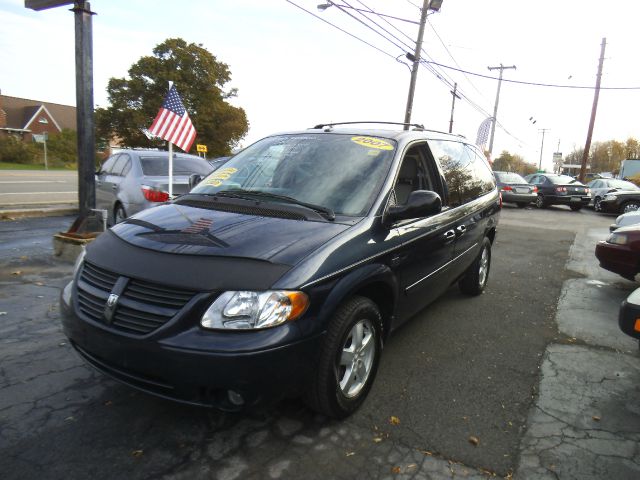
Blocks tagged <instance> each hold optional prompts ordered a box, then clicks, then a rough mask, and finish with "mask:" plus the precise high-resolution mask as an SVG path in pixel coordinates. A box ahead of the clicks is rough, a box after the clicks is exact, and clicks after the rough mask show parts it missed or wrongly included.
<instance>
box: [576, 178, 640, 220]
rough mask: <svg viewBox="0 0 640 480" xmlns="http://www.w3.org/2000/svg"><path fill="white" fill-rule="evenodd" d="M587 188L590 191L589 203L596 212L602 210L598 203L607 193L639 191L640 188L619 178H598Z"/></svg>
mask: <svg viewBox="0 0 640 480" xmlns="http://www.w3.org/2000/svg"><path fill="white" fill-rule="evenodd" d="M587 187H589V189H590V190H591V203H593V209H594V210H595V211H596V212H600V211H601V210H602V208H601V206H600V202H601V201H602V199H603V198H604V196H605V195H606V194H607V193H611V192H617V191H620V190H629V191H640V187H638V186H637V185H636V184H635V183H631V182H628V181H626V180H620V179H619V178H598V179H596V180H592V181H590V182H589V183H588V184H587Z"/></svg>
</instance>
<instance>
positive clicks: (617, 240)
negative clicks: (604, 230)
mask: <svg viewBox="0 0 640 480" xmlns="http://www.w3.org/2000/svg"><path fill="white" fill-rule="evenodd" d="M628 241H629V238H628V237H627V236H626V235H625V234H624V233H615V232H613V233H612V234H611V235H609V238H607V242H608V243H613V244H615V245H626V244H627V242H628Z"/></svg>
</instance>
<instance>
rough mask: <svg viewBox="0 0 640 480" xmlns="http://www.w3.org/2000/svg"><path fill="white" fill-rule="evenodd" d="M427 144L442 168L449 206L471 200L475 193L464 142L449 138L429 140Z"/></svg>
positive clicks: (468, 154)
mask: <svg viewBox="0 0 640 480" xmlns="http://www.w3.org/2000/svg"><path fill="white" fill-rule="evenodd" d="M429 146H430V147H431V153H433V157H434V158H435V159H436V161H437V162H438V163H439V164H440V168H441V169H442V173H443V175H444V179H445V182H446V186H447V188H448V190H449V206H450V207H457V206H459V205H463V204H465V203H467V202H469V201H471V200H473V199H474V198H475V197H476V193H474V190H475V187H474V182H475V172H474V171H473V164H472V161H471V160H472V158H471V156H470V153H471V152H468V151H467V149H466V148H465V146H464V144H462V143H460V142H455V141H450V140H431V141H429Z"/></svg>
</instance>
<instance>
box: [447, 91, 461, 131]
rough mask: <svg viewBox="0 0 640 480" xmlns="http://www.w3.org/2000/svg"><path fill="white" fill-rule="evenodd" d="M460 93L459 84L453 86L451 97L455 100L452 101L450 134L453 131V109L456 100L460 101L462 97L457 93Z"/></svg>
mask: <svg viewBox="0 0 640 480" xmlns="http://www.w3.org/2000/svg"><path fill="white" fill-rule="evenodd" d="M457 91H458V84H457V83H454V84H453V90H451V95H453V98H452V99H451V120H449V133H451V132H452V131H453V109H454V108H455V106H456V98H457V99H458V100H460V96H459V95H458V94H457V93H456V92H457Z"/></svg>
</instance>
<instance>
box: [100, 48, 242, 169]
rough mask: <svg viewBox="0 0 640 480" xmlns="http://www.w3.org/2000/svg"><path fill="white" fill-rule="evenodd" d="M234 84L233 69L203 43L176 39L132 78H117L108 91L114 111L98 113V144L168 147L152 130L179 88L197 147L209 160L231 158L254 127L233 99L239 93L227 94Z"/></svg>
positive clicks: (145, 60) (142, 62) (133, 70)
mask: <svg viewBox="0 0 640 480" xmlns="http://www.w3.org/2000/svg"><path fill="white" fill-rule="evenodd" d="M230 80H231V72H230V71H229V67H228V65H226V64H225V63H222V62H220V61H218V60H217V59H216V57H215V56H213V55H212V54H211V53H210V52H209V51H208V50H206V49H205V48H203V46H202V44H195V43H187V42H186V41H184V40H183V39H181V38H170V39H167V40H165V41H164V42H163V43H161V44H160V45H157V46H156V47H155V48H154V49H153V55H152V56H145V57H142V58H140V60H138V61H137V62H136V63H135V64H133V65H132V66H131V68H130V69H129V78H128V79H125V78H111V79H110V80H109V84H108V86H107V92H108V98H109V103H110V106H109V107H107V108H98V109H96V133H97V135H96V136H97V137H98V139H99V140H100V139H102V140H104V139H109V138H117V139H118V140H119V143H120V144H122V145H124V146H127V147H160V148H161V147H163V146H164V145H165V144H166V143H165V142H164V141H161V140H149V139H148V138H147V137H146V136H145V134H144V129H147V128H149V126H150V125H151V123H152V122H153V119H154V118H155V116H156V114H157V113H158V110H159V109H160V106H161V105H162V101H163V100H164V97H165V95H166V93H167V90H168V86H169V81H172V82H174V83H175V84H176V88H177V89H178V92H179V93H180V96H181V97H182V102H183V103H184V106H185V108H186V109H187V112H188V113H189V116H190V118H191V121H192V122H193V124H194V126H195V128H196V132H197V135H196V141H195V142H194V147H192V148H193V149H195V144H196V143H198V144H204V145H206V146H207V149H208V156H210V157H216V156H222V155H228V154H229V153H230V152H231V149H232V148H233V147H235V146H236V145H237V144H238V142H239V141H240V139H242V137H243V136H244V135H245V134H246V133H247V130H248V128H249V125H248V122H247V116H246V114H245V111H244V109H242V108H239V107H235V106H233V105H231V104H230V103H229V102H228V100H229V99H230V98H233V97H235V96H236V95H237V89H235V88H231V89H229V90H225V85H226V84H227V83H228V82H229V81H230Z"/></svg>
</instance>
